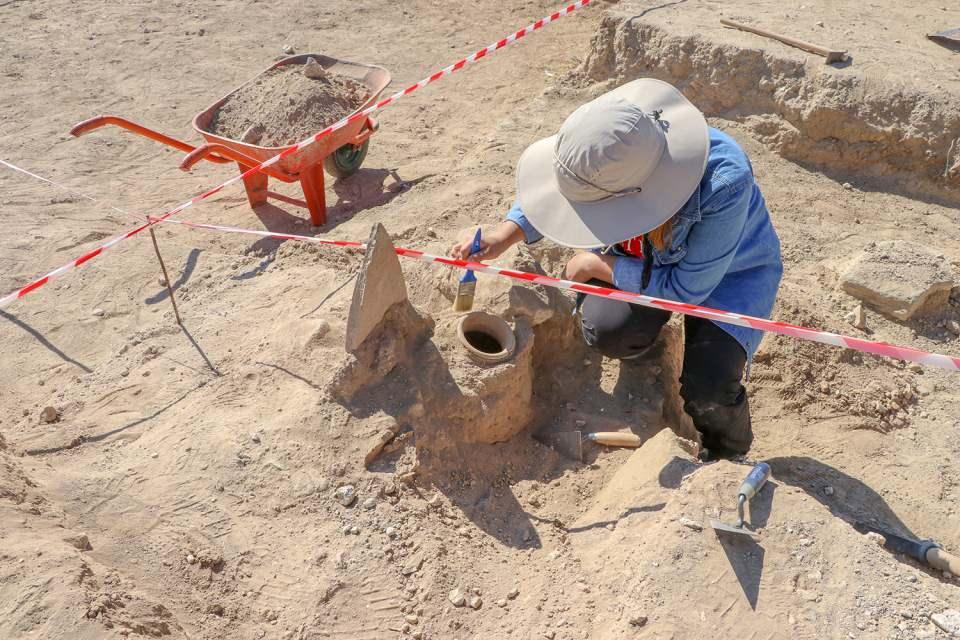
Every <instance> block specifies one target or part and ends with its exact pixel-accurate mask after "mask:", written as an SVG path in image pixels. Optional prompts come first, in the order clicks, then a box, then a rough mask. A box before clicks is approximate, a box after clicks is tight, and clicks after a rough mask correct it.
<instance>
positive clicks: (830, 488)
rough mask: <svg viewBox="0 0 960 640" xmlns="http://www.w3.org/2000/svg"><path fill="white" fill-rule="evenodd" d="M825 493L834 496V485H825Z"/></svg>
mask: <svg viewBox="0 0 960 640" xmlns="http://www.w3.org/2000/svg"><path fill="white" fill-rule="evenodd" d="M823 495H825V496H832V495H833V487H831V486H830V485H827V486H825V487H824V488H823Z"/></svg>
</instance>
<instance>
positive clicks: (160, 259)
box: [148, 219, 183, 326]
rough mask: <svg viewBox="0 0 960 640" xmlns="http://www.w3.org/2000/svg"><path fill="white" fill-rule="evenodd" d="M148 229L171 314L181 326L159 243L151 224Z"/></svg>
mask: <svg viewBox="0 0 960 640" xmlns="http://www.w3.org/2000/svg"><path fill="white" fill-rule="evenodd" d="M148 222H149V219H148ZM148 230H149V231H150V239H151V240H153V250H154V251H155V252H156V254H157V261H158V262H159V263H160V270H161V271H162V272H163V282H164V283H165V284H166V285H167V294H168V295H169V296H170V304H171V305H173V315H174V316H175V317H176V318H177V324H179V325H180V326H183V321H182V320H180V312H179V311H178V310H177V301H176V300H175V299H174V298H173V287H172V286H170V276H168V275H167V265H165V264H163V256H161V255H160V245H158V244H157V234H156V233H154V232H153V225H150V228H149V229H148Z"/></svg>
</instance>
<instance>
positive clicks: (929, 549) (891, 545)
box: [853, 522, 960, 576]
mask: <svg viewBox="0 0 960 640" xmlns="http://www.w3.org/2000/svg"><path fill="white" fill-rule="evenodd" d="M853 526H854V528H855V529H856V530H857V531H859V532H860V533H876V534H879V535H881V536H883V546H884V548H885V549H887V550H889V551H892V552H893V553H902V554H904V555H907V556H910V557H911V558H915V559H917V560H919V561H920V562H922V563H923V564H925V565H927V566H929V567H933V568H934V569H939V570H940V571H946V572H948V573H952V574H953V575H955V576H960V558H958V557H957V556H955V555H953V554H951V553H947V552H946V551H944V550H943V549H942V548H941V547H940V545H939V544H937V543H936V542H934V541H933V540H912V539H910V538H905V537H903V536H898V535H896V534H895V533H891V532H889V531H884V530H883V529H878V528H876V527H874V526H872V525H869V524H865V523H863V522H857V523H855V524H854V525H853Z"/></svg>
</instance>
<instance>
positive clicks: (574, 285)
mask: <svg viewBox="0 0 960 640" xmlns="http://www.w3.org/2000/svg"><path fill="white" fill-rule="evenodd" d="M158 222H159V220H158ZM164 222H167V223H174V224H179V225H183V226H186V227H189V228H192V229H207V230H211V231H224V232H228V233H244V234H250V235H256V236H262V237H267V238H278V239H282V240H297V241H302V242H311V243H314V244H324V245H332V246H337V247H354V248H361V249H362V248H364V247H365V245H364V244H363V243H361V242H352V241H349V240H325V239H323V238H315V237H312V236H301V235H296V234H286V233H273V232H270V231H258V230H256V229H241V228H238V227H227V226H223V225H216V224H202V223H197V222H188V221H185V220H165V221H164ZM396 251H397V255H400V256H403V257H405V258H415V259H417V260H421V261H423V262H432V263H439V264H445V265H448V266H451V267H459V268H461V269H469V270H471V271H477V272H479V273H490V274H493V275H497V276H503V277H506V278H511V279H513V280H519V281H521V282H527V283H530V284H540V285H543V286H546V287H553V288H554V289H565V290H567V291H577V292H580V293H586V294H588V295H591V296H599V297H601V298H611V299H614V300H622V301H624V302H629V303H631V304H639V305H642V306H644V307H652V308H654V309H665V310H667V311H675V312H677V313H683V314H686V315H690V316H696V317H698V318H705V319H707V320H714V321H717V322H726V323H727V324H734V325H738V326H741V327H749V328H751V329H759V330H761V331H769V332H770V333H779V334H780V335H784V336H788V337H791V338H798V339H800V340H808V341H811V342H819V343H821V344H829V345H832V346H834V347H843V348H847V349H853V350H855V351H862V352H864V353H871V354H873V355H877V356H884V357H887V358H895V359H897V360H909V361H910V362H918V363H920V364H925V365H929V366H931V367H937V368H940V369H946V370H947V371H960V357H955V356H948V355H943V354H940V353H929V352H927V351H921V350H919V349H914V348H912V347H901V346H897V345H893V344H889V343H886V342H877V341H874V340H863V339H861V338H854V337H853V336H844V335H840V334H837V333H830V332H829V331H821V330H818V329H808V328H806V327H801V326H798V325H793V324H788V323H786V322H776V321H774V320H767V319H764V318H755V317H753V316H745V315H742V314H739V313H733V312H730V311H721V310H719V309H711V308H709V307H701V306H699V305H694V304H685V303H681V302H673V301H671V300H663V299H661V298H653V297H651V296H646V295H643V294H640V293H631V292H629V291H619V290H617V289H608V288H606V287H597V286H594V285H589V284H581V283H579V282H571V281H570V280H560V279H558V278H551V277H550V276H543V275H539V274H536V273H528V272H526V271H514V270H513V269H504V268H502V267H495V266H492V265H488V264H483V263H482V262H470V261H468V260H457V259H456V258H447V257H444V256H435V255H431V254H429V253H424V252H422V251H417V250H416V249H404V248H402V247H397V249H396Z"/></svg>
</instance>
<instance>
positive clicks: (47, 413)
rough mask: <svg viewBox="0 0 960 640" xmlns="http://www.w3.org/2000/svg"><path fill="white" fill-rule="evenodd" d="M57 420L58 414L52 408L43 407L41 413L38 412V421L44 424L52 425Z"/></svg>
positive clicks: (58, 418)
mask: <svg viewBox="0 0 960 640" xmlns="http://www.w3.org/2000/svg"><path fill="white" fill-rule="evenodd" d="M24 411H26V409H24ZM58 420H60V412H59V411H57V410H56V408H54V407H44V408H43V411H41V412H40V421H41V422H43V423H45V424H52V423H54V422H57V421H58Z"/></svg>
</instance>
